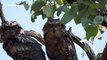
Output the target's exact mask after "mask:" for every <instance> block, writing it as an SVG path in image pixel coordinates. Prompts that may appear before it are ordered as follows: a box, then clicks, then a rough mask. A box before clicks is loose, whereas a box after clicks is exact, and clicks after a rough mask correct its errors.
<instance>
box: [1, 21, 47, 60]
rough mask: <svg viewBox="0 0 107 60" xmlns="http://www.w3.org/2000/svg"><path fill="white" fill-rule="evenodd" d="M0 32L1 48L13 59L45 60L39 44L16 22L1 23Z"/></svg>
mask: <svg viewBox="0 0 107 60" xmlns="http://www.w3.org/2000/svg"><path fill="white" fill-rule="evenodd" d="M27 33H28V32H27ZM0 34H1V41H2V42H3V49H4V50H5V51H6V53H7V54H8V55H9V56H10V57H12V58H13V59H14V60H46V58H45V53H44V52H43V50H42V48H41V45H40V44H39V43H38V42H37V41H36V40H35V39H34V38H32V37H31V36H29V35H27V34H26V32H25V31H24V30H23V28H22V27H21V26H20V25H19V24H18V23H17V22H15V21H13V22H11V23H3V24H2V26H1V27H0Z"/></svg>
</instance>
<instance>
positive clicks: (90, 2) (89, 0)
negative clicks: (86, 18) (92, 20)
mask: <svg viewBox="0 0 107 60" xmlns="http://www.w3.org/2000/svg"><path fill="white" fill-rule="evenodd" d="M82 3H84V4H85V5H91V4H92V3H94V2H93V1H92V0H83V1H82Z"/></svg>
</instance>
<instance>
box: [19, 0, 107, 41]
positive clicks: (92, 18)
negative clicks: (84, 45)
mask: <svg viewBox="0 0 107 60" xmlns="http://www.w3.org/2000/svg"><path fill="white" fill-rule="evenodd" d="M106 2H107V1H106V0H103V1H102V0H33V4H32V5H31V13H32V16H31V21H32V22H35V20H36V18H37V17H38V16H39V15H41V18H43V19H45V18H48V19H50V18H55V16H60V15H61V14H62V15H63V16H62V17H61V22H62V23H63V24H66V23H68V22H70V21H71V20H74V21H75V23H76V24H82V26H83V27H84V30H85V31H86V39H87V40H89V39H91V40H94V38H95V37H96V38H98V39H101V34H102V33H103V32H104V31H106V28H105V27H107V24H106V22H107V16H106V15H107V9H106V8H107V3H106ZM22 4H23V5H24V7H25V9H26V10H28V8H29V5H28V4H27V3H26V1H24V2H21V3H20V4H19V5H22Z"/></svg>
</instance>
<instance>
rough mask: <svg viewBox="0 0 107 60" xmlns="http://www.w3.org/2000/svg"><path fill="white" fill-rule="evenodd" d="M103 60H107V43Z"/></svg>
mask: <svg viewBox="0 0 107 60" xmlns="http://www.w3.org/2000/svg"><path fill="white" fill-rule="evenodd" d="M101 60H107V43H106V46H105V48H104V51H103V54H102V57H101Z"/></svg>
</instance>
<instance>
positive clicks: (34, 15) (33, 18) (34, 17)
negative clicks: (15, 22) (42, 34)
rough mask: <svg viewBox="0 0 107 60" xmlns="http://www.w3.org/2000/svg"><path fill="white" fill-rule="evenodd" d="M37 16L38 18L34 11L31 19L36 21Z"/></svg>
mask: <svg viewBox="0 0 107 60" xmlns="http://www.w3.org/2000/svg"><path fill="white" fill-rule="evenodd" d="M36 18H37V17H36V14H35V13H33V14H32V16H31V21H32V22H35V19H36Z"/></svg>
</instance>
